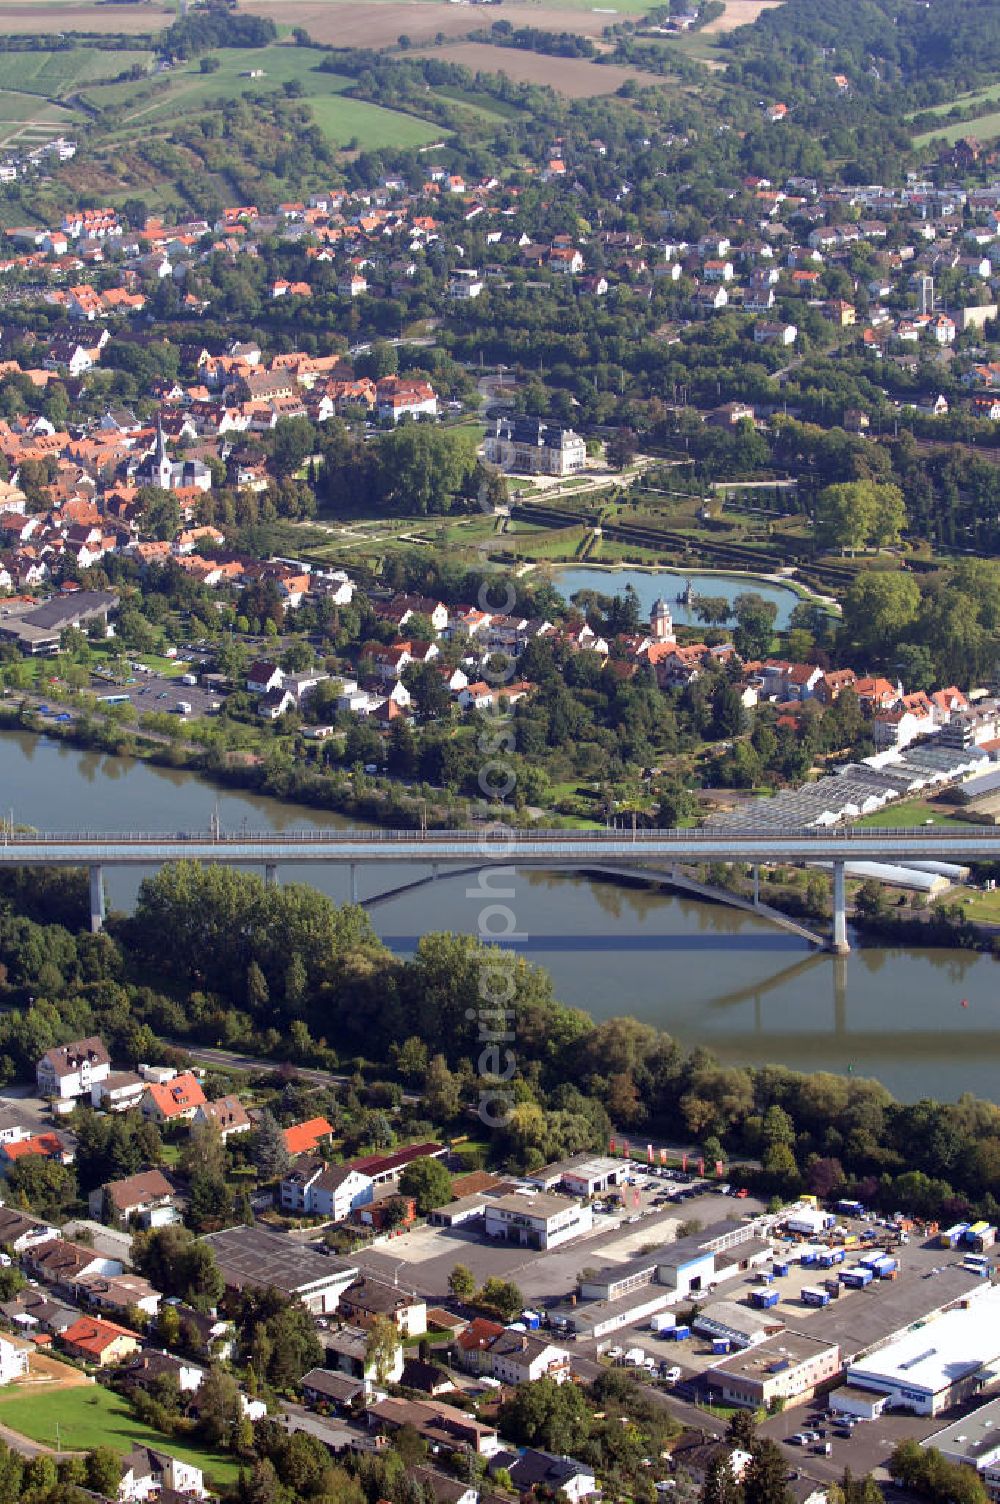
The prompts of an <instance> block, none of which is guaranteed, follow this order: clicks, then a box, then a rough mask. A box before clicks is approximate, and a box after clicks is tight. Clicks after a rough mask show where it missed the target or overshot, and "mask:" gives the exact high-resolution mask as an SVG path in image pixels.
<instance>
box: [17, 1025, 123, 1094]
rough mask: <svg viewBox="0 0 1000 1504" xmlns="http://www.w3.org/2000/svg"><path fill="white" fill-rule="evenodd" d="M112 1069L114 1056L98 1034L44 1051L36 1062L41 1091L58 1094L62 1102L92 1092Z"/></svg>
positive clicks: (41, 1092)
mask: <svg viewBox="0 0 1000 1504" xmlns="http://www.w3.org/2000/svg"><path fill="white" fill-rule="evenodd" d="M110 1070H111V1057H110V1055H109V1054H108V1052H107V1049H106V1048H105V1045H104V1041H103V1040H102V1039H100V1038H99V1037H98V1036H97V1035H96V1034H92V1035H90V1036H89V1037H88V1038H87V1039H75V1040H73V1042H72V1043H71V1044H60V1045H55V1046H54V1047H53V1048H52V1049H51V1050H46V1051H45V1054H44V1055H43V1056H42V1058H41V1060H39V1061H38V1063H37V1065H36V1066H35V1079H36V1081H37V1083H38V1095H39V1096H40V1097H58V1099H59V1100H60V1101H61V1102H67V1101H70V1100H72V1099H73V1098H74V1097H85V1096H89V1095H90V1092H91V1090H92V1088H93V1087H94V1085H95V1084H96V1083H97V1082H99V1081H102V1080H103V1079H104V1078H105V1077H106V1076H107V1075H108V1073H109V1072H110Z"/></svg>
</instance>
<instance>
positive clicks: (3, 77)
mask: <svg viewBox="0 0 1000 1504" xmlns="http://www.w3.org/2000/svg"><path fill="white" fill-rule="evenodd" d="M152 56H153V54H152V53H151V52H109V51H102V50H101V48H99V47H73V48H71V49H69V50H68V51H66V52H3V53H0V90H6V89H17V90H19V91H20V92H21V93H23V94H42V95H45V96H46V97H47V98H49V99H61V98H63V96H64V95H66V94H71V93H73V91H74V90H75V89H78V88H79V87H80V86H81V84H88V83H90V82H92V80H94V79H99V78H114V77H115V76H116V75H117V74H119V73H121V72H122V71H123V70H124V69H125V68H130V67H131V66H132V65H133V64H134V63H142V64H143V65H145V64H147V63H149V62H150V61H151V60H152Z"/></svg>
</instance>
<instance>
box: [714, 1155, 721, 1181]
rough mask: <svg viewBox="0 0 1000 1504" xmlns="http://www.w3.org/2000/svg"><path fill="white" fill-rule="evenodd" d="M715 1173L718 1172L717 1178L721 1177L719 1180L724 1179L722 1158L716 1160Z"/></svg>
mask: <svg viewBox="0 0 1000 1504" xmlns="http://www.w3.org/2000/svg"><path fill="white" fill-rule="evenodd" d="M715 1174H716V1177H717V1179H719V1180H721V1179H722V1160H721V1159H717V1160H716V1161H715Z"/></svg>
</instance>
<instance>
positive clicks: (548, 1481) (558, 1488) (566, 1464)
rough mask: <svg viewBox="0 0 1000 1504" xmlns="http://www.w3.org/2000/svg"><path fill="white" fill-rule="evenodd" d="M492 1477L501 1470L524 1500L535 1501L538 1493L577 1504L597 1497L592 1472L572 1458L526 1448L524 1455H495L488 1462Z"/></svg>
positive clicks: (505, 1452) (515, 1453)
mask: <svg viewBox="0 0 1000 1504" xmlns="http://www.w3.org/2000/svg"><path fill="white" fill-rule="evenodd" d="M489 1468H490V1472H491V1473H496V1472H498V1471H499V1470H500V1469H501V1468H504V1469H506V1471H507V1472H508V1473H509V1474H510V1481H511V1483H512V1484H513V1485H514V1487H515V1488H516V1489H517V1491H518V1493H519V1494H520V1495H521V1496H522V1498H523V1497H525V1496H531V1497H536V1496H537V1495H536V1493H535V1491H536V1490H538V1489H541V1490H542V1491H543V1492H544V1495H545V1496H546V1497H555V1496H557V1495H562V1496H564V1497H565V1498H566V1499H569V1500H570V1501H571V1504H577V1501H578V1500H580V1499H587V1498H589V1497H590V1496H591V1495H592V1494H596V1493H597V1491H598V1490H597V1479H596V1478H595V1476H594V1472H593V1469H592V1468H591V1467H589V1466H588V1465H587V1464H586V1463H583V1462H577V1461H576V1459H575V1458H573V1457H556V1456H554V1455H553V1454H552V1453H551V1452H539V1451H536V1450H535V1449H534V1448H533V1447H527V1448H526V1449H525V1450H524V1451H523V1452H508V1451H502V1452H496V1453H495V1454H494V1456H493V1457H491V1459H490V1463H489Z"/></svg>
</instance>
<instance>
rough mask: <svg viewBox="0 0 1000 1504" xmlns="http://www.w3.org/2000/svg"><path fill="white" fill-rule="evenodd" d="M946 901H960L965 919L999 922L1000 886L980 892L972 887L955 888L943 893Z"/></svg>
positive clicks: (989, 922) (984, 922) (988, 922)
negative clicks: (987, 891) (989, 890)
mask: <svg viewBox="0 0 1000 1504" xmlns="http://www.w3.org/2000/svg"><path fill="white" fill-rule="evenodd" d="M945 902H946V903H960V904H961V905H962V910H963V912H964V914H965V917H966V918H967V919H972V920H979V921H981V923H983V924H1000V888H996V889H994V891H993V892H992V893H980V892H979V891H978V890H977V889H974V888H955V889H953V890H952V892H951V893H946V894H945Z"/></svg>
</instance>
